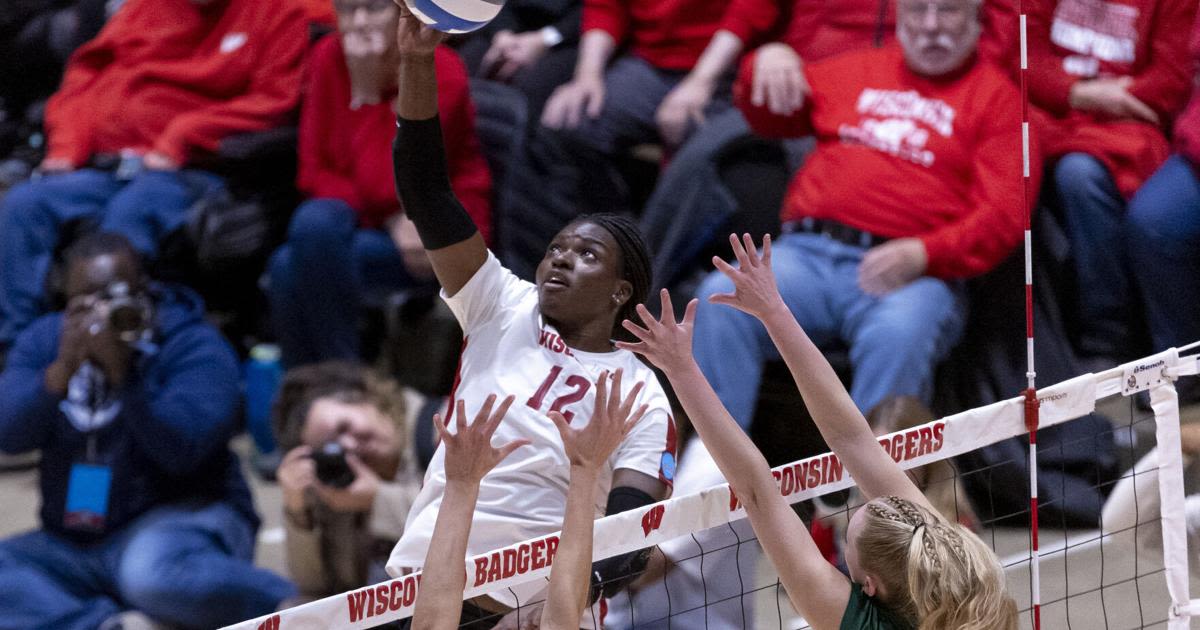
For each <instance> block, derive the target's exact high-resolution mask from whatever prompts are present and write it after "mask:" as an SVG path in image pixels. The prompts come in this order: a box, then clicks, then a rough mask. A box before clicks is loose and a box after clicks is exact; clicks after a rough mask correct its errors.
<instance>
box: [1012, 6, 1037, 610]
mask: <svg viewBox="0 0 1200 630" xmlns="http://www.w3.org/2000/svg"><path fill="white" fill-rule="evenodd" d="M1017 13H1018V15H1019V16H1020V31H1021V32H1020V42H1021V69H1020V77H1021V81H1020V83H1021V169H1022V170H1021V204H1022V211H1023V212H1024V213H1025V364H1026V368H1025V378H1026V387H1025V392H1024V397H1025V428H1026V429H1027V430H1028V431H1029V537H1030V545H1029V555H1030V557H1029V573H1030V576H1029V582H1030V591H1031V592H1030V597H1031V599H1032V603H1033V607H1032V609H1033V628H1034V630H1041V628H1042V593H1041V549H1040V547H1039V545H1038V484H1037V467H1038V463H1037V430H1038V423H1039V422H1038V406H1039V403H1038V397H1037V370H1036V369H1035V364H1034V358H1033V216H1032V214H1033V213H1032V211H1031V209H1030V204H1029V195H1030V190H1029V188H1030V181H1029V177H1030V172H1029V87H1028V85H1027V84H1026V74H1027V73H1028V71H1029V49H1028V37H1027V30H1026V29H1027V21H1026V18H1025V0H1017Z"/></svg>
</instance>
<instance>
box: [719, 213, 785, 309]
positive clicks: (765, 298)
mask: <svg viewBox="0 0 1200 630" xmlns="http://www.w3.org/2000/svg"><path fill="white" fill-rule="evenodd" d="M729 244H730V245H732V246H733V255H734V256H735V257H736V258H737V261H738V266H737V267H734V266H733V265H731V264H729V263H727V262H725V261H724V260H722V259H721V258H719V257H717V256H713V264H714V265H716V266H717V269H718V270H720V272H721V273H723V274H725V275H726V276H727V277H728V278H729V279H730V280H732V281H733V293H718V294H716V295H713V296H710V297H709V298H708V301H709V302H710V303H712V304H724V305H726V306H732V307H733V308H736V309H737V310H739V311H742V312H743V313H746V314H748V315H753V316H754V317H757V318H758V319H764V318H766V317H767V315H768V314H770V313H771V312H773V311H775V310H778V309H781V308H783V309H786V308H787V306H785V305H784V303H783V297H782V296H780V295H779V287H778V286H776V284H775V273H774V272H773V271H772V270H771V235H770V234H767V235H766V236H764V237H763V251H762V255H761V256H760V255H759V254H758V248H757V247H755V245H754V238H752V237H751V236H750V235H749V234H743V235H742V238H741V239H738V237H737V234H730V235H729Z"/></svg>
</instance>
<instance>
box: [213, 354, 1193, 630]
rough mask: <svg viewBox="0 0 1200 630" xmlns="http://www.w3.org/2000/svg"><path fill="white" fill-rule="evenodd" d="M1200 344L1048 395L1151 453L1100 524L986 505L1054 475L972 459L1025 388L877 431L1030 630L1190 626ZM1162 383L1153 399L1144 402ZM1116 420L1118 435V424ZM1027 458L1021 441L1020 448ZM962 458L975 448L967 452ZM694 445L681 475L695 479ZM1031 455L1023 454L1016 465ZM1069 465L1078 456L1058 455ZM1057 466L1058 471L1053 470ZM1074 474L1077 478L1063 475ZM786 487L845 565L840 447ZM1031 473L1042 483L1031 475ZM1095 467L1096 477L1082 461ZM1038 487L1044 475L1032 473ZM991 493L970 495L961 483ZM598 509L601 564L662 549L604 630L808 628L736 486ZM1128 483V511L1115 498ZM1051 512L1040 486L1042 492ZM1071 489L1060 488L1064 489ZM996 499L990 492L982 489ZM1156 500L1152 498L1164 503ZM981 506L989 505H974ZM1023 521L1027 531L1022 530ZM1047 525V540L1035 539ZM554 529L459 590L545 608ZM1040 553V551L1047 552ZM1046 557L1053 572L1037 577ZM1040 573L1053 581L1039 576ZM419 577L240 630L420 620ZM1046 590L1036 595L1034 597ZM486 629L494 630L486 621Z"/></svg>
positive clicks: (595, 616)
mask: <svg viewBox="0 0 1200 630" xmlns="http://www.w3.org/2000/svg"><path fill="white" fill-rule="evenodd" d="M1198 371H1200V369H1198V365H1197V356H1194V355H1193V356H1188V357H1182V358H1181V357H1180V356H1179V353H1178V351H1176V350H1174V349H1172V350H1168V351H1166V352H1163V353H1160V354H1156V355H1153V356H1150V357H1146V358H1144V359H1141V360H1138V361H1134V362H1130V363H1127V364H1125V365H1122V366H1119V367H1116V368H1113V369H1111V370H1107V371H1104V372H1101V373H1097V374H1087V375H1083V376H1080V377H1077V378H1074V379H1071V380H1068V381H1065V382H1063V383H1059V384H1057V385H1054V386H1051V387H1046V388H1042V389H1040V390H1038V400H1039V401H1040V404H1041V408H1040V409H1041V411H1040V425H1039V429H1047V428H1049V427H1053V426H1056V425H1062V424H1064V423H1067V422H1069V421H1072V420H1077V419H1080V418H1084V417H1085V416H1089V415H1090V414H1092V413H1094V412H1096V411H1097V404H1098V402H1099V403H1100V404H1101V406H1102V407H1103V410H1104V411H1105V412H1106V413H1107V415H1108V416H1109V417H1110V418H1111V419H1112V422H1111V424H1110V425H1106V426H1111V428H1109V429H1105V431H1104V432H1101V433H1102V434H1095V433H1093V434H1090V435H1088V436H1086V437H1085V438H1080V439H1082V440H1084V441H1085V442H1087V441H1090V442H1093V443H1096V444H1100V443H1105V442H1109V441H1111V443H1115V444H1116V445H1117V448H1118V449H1120V450H1122V451H1123V452H1124V453H1125V455H1126V457H1125V458H1124V459H1126V460H1128V461H1137V457H1136V456H1135V455H1136V454H1137V453H1138V452H1144V451H1145V450H1147V448H1146V447H1147V446H1149V445H1148V444H1147V443H1146V441H1147V440H1150V441H1152V442H1153V443H1154V448H1155V449H1156V453H1157V457H1146V458H1143V460H1142V461H1139V462H1138V463H1137V465H1136V466H1132V467H1131V468H1129V469H1127V470H1123V471H1121V472H1120V473H1119V474H1118V475H1117V476H1115V477H1109V478H1102V477H1099V476H1098V477H1097V478H1095V479H1092V480H1090V481H1089V482H1088V483H1091V484H1092V488H1094V489H1099V490H1102V491H1101V492H1099V493H1097V496H1105V495H1108V494H1109V490H1111V489H1112V488H1114V487H1115V488H1116V490H1115V491H1114V492H1113V493H1112V494H1113V497H1112V500H1110V502H1109V503H1110V505H1108V506H1106V509H1105V510H1104V512H1103V516H1102V518H1101V519H1100V521H1101V522H1100V523H1098V524H1097V525H1098V526H1097V527H1091V528H1085V529H1068V528H1065V527H1061V526H1060V525H1068V523H1066V522H1065V521H1064V522H1062V523H1056V522H1055V518H1054V517H1053V516H1052V515H1053V514H1054V511H1053V510H1049V511H1048V512H1046V513H1044V514H1048V515H1044V516H1043V518H1042V521H1041V525H1040V530H1041V531H1040V533H1039V532H1038V531H1036V529H1031V528H1030V527H1029V526H1028V525H1027V524H1024V523H1025V522H1026V521H1028V512H1029V508H1028V507H1026V508H1025V509H1024V510H1019V509H1018V510H1005V509H1003V508H1001V509H996V506H994V505H981V501H980V497H981V496H982V497H984V499H987V498H988V497H990V496H991V495H990V494H989V493H991V492H992V491H993V490H992V489H997V490H998V489H1003V490H1006V491H1009V492H1014V491H1019V492H1021V493H1023V494H1024V495H1025V496H1030V494H1031V493H1030V492H1029V490H1030V488H1031V487H1037V486H1038V484H1039V483H1040V484H1041V485H1040V487H1041V488H1042V489H1043V490H1045V488H1046V486H1045V484H1047V483H1052V482H1053V481H1052V480H1051V478H1050V477H1049V476H1046V477H1043V478H1042V479H1041V480H1036V477H1033V476H1032V475H1031V474H1030V473H1029V472H1027V471H1025V472H1018V473H1014V470H1024V469H1023V468H1020V467H1014V466H1012V465H1006V464H1012V463H1013V462H1003V461H1001V462H997V461H991V462H989V463H987V464H985V465H975V466H969V465H965V464H964V462H969V461H974V460H972V458H970V454H971V453H975V452H979V449H983V448H985V447H989V446H992V445H996V444H1000V443H1003V442H1005V441H1006V440H1012V438H1019V437H1021V436H1024V435H1026V426H1025V416H1024V404H1025V403H1024V400H1023V399H1022V398H1020V397H1014V398H1011V399H1008V400H1004V401H1001V402H997V403H994V404H991V405H987V406H984V407H979V408H976V409H971V410H968V411H966V412H963V413H959V414H956V415H953V416H949V417H946V418H942V419H938V420H935V421H932V422H929V423H926V424H922V425H919V426H916V427H912V428H908V429H905V430H901V431H897V432H895V433H891V434H888V435H884V436H881V437H880V438H879V443H880V445H881V447H882V448H884V449H885V450H886V451H887V452H888V453H889V454H890V455H891V456H892V458H893V459H894V460H895V461H896V462H897V463H899V464H900V466H901V467H902V468H904V469H906V470H909V471H910V472H911V471H914V470H919V471H922V472H923V474H924V475H925V477H924V479H923V481H922V483H921V484H919V485H922V486H923V488H924V490H925V492H926V493H927V494H929V495H931V499H932V497H933V495H936V496H937V497H938V500H935V501H933V502H934V503H935V505H937V506H938V508H939V509H940V510H941V511H942V512H943V514H944V515H945V516H947V518H950V519H952V520H956V521H958V522H961V523H964V524H966V525H969V526H972V527H973V528H974V529H976V530H977V531H978V532H979V534H980V536H981V537H982V538H983V540H984V541H986V542H988V543H989V544H990V545H991V546H992V548H993V550H994V551H995V552H996V554H997V556H998V557H999V558H1000V559H1001V562H1002V563H1003V564H1004V566H1005V569H1006V571H1007V575H1008V581H1009V584H1008V585H1009V590H1010V592H1011V593H1012V595H1013V596H1014V597H1015V598H1016V599H1017V602H1018V605H1019V606H1020V607H1021V608H1022V609H1023V610H1024V611H1025V613H1023V615H1022V627H1032V625H1033V620H1032V614H1031V612H1030V609H1031V606H1032V602H1033V601H1040V603H1041V618H1042V619H1043V620H1045V627H1048V628H1088V629H1091V628H1101V627H1102V628H1106V629H1107V628H1113V629H1116V628H1143V627H1163V628H1167V629H1168V630H1180V629H1184V628H1189V627H1190V617H1191V616H1192V615H1200V600H1196V601H1193V600H1191V598H1190V594H1189V581H1190V575H1189V570H1188V558H1189V550H1188V548H1187V516H1186V513H1185V511H1186V507H1185V504H1186V501H1185V492H1184V466H1183V457H1182V454H1181V446H1180V417H1179V406H1178V397H1177V395H1176V391H1175V387H1174V381H1175V380H1176V379H1179V378H1194V375H1196V374H1197V372H1198ZM1147 391H1148V392H1149V397H1150V401H1151V408H1152V411H1142V410H1140V409H1139V408H1138V405H1135V404H1134V400H1133V398H1132V397H1133V396H1135V395H1136V394H1138V393H1140V392H1147ZM1105 432H1107V433H1105ZM1087 446H1088V444H1086V443H1085V444H1079V443H1075V444H1072V443H1070V442H1065V441H1060V442H1059V443H1057V444H1046V445H1044V446H1041V448H1042V449H1043V457H1044V459H1045V460H1046V461H1049V462H1053V461H1062V460H1061V458H1058V459H1056V458H1054V457H1048V456H1047V455H1053V449H1067V448H1076V449H1078V448H1080V447H1085V448H1086V447H1087ZM1017 451H1018V452H1021V451H1020V449H1017ZM964 456H966V457H964ZM688 457H689V453H685V455H684V458H683V460H682V462H681V463H682V467H681V469H680V471H679V479H678V480H677V484H681V485H682V483H683V482H685V481H686V479H685V475H686V474H687V468H688V461H687V459H688ZM1021 465H1023V464H1021ZM1062 465H1063V466H1064V467H1065V466H1066V464H1062ZM1043 470H1045V468H1043ZM1063 472H1066V471H1065V470H1064V471H1063ZM773 473H774V475H775V477H776V480H777V482H778V484H779V491H780V494H781V495H782V496H783V497H784V498H785V499H786V500H787V501H788V502H789V503H791V504H793V505H796V506H797V509H798V510H800V511H801V513H802V514H803V515H804V516H806V517H809V518H806V519H805V520H806V522H811V523H813V528H812V532H813V534H814V538H815V539H816V540H817V541H818V544H819V545H822V548H823V550H828V553H827V555H828V557H829V560H830V561H831V562H834V563H835V564H836V563H837V562H839V558H840V556H839V552H838V545H839V539H840V538H841V537H842V536H843V533H844V528H845V524H846V522H847V521H848V519H849V515H850V514H851V513H852V511H853V510H854V509H855V508H856V507H858V505H861V503H862V502H863V499H862V498H861V497H860V496H859V495H857V493H856V492H854V491H853V486H854V481H853V480H852V479H851V478H850V475H849V473H847V471H846V470H845V468H844V467H843V465H842V463H841V462H840V461H839V460H838V458H837V457H836V455H834V454H832V453H825V454H821V455H817V456H814V457H809V458H806V459H802V460H799V461H796V462H792V463H790V464H786V465H784V466H779V467H777V468H774V469H773ZM1031 477H1032V479H1031ZM1083 477H1085V478H1086V477H1087V473H1083ZM1031 481H1032V483H1031ZM968 486H974V487H975V488H985V489H988V490H987V491H986V492H985V493H983V494H981V493H980V492H978V491H975V492H972V493H971V494H972V495H973V497H974V498H975V501H974V502H973V503H974V507H972V501H971V500H970V499H968V497H967V496H966V495H967V493H966V492H965V491H964V488H966V487H968ZM679 489H680V486H679V485H677V492H676V493H677V494H678V495H679V496H676V497H674V498H671V499H668V500H666V501H662V502H660V503H656V504H654V505H651V506H647V507H645V508H641V509H638V510H633V511H630V512H625V513H621V514H616V515H613V516H607V517H604V518H602V519H599V520H597V521H596V524H595V535H594V546H593V558H594V559H595V560H597V561H599V560H603V559H606V558H611V557H614V556H618V555H622V554H626V553H630V552H634V551H637V550H641V549H645V548H654V551H653V552H652V554H651V562H650V564H649V567H648V568H647V569H646V570H645V571H644V574H643V575H639V576H629V577H631V578H633V581H632V583H631V586H630V588H629V589H627V590H626V591H625V592H623V593H621V594H620V595H617V596H616V597H614V598H612V599H610V600H605V601H603V602H602V603H601V604H599V605H597V606H595V607H593V609H592V610H591V612H590V614H588V613H585V619H584V620H583V623H582V624H581V625H582V626H583V627H585V628H588V627H600V626H601V625H603V626H604V627H605V628H629V627H636V628H805V627H807V625H806V624H805V623H804V621H803V619H800V618H799V617H798V615H797V614H796V613H795V611H794V610H793V609H792V608H791V606H790V605H789V604H788V603H787V598H786V594H785V593H784V592H783V589H782V587H781V585H780V583H779V581H778V577H777V576H776V575H775V574H774V573H773V571H772V569H771V565H770V563H769V561H767V560H766V558H765V557H764V556H763V554H762V551H761V548H760V547H759V545H758V542H757V540H756V538H755V537H754V534H753V531H752V530H751V528H750V527H749V524H748V522H747V521H746V520H745V516H746V515H745V511H744V510H743V508H742V506H741V504H740V502H739V501H738V498H737V496H736V494H735V493H733V492H732V491H731V489H730V488H729V487H728V486H727V485H724V484H720V485H714V486H712V487H708V488H705V489H703V490H700V491H698V492H692V493H685V492H679ZM1118 493H1120V494H1121V497H1123V498H1125V499H1128V501H1127V503H1128V505H1124V506H1114V505H1111V504H1112V503H1114V502H1116V500H1117V498H1118V497H1117V495H1118ZM1040 494H1041V496H1042V497H1043V499H1042V500H1041V502H1040V503H1039V505H1040V506H1041V507H1042V509H1043V510H1045V509H1046V507H1047V504H1046V501H1047V500H1048V499H1046V498H1045V497H1050V496H1054V493H1049V492H1042V493H1040ZM1060 496H1061V495H1060ZM984 502H986V501H984ZM1156 508H1157V509H1156ZM979 515H982V517H981V516H979ZM1014 523H1016V524H1017V525H1015V526H1014ZM1039 534H1040V539H1041V540H1040V543H1041V544H1040V546H1034V545H1032V544H1031V542H1032V541H1033V538H1034V537H1035V536H1038V535H1039ZM557 545H558V533H553V534H549V535H546V536H542V537H539V538H535V539H531V540H526V541H522V542H519V543H516V544H513V545H509V546H507V547H504V548H501V549H496V550H494V551H491V552H488V553H484V554H480V555H477V556H474V557H470V558H467V559H466V564H465V567H464V570H465V572H466V576H467V581H466V590H465V591H464V593H463V598H464V599H465V600H466V599H473V598H476V597H479V596H482V595H489V594H491V595H493V596H495V597H496V598H497V599H499V600H501V601H507V602H510V603H512V604H515V606H516V610H517V614H536V611H537V609H538V607H539V604H540V603H541V602H540V600H541V598H542V597H544V586H545V584H546V582H547V580H548V578H549V574H550V569H551V567H552V565H553V558H554V552H555V550H556V548H557ZM1031 549H1039V550H1038V551H1037V552H1036V553H1035V552H1033V551H1031ZM1035 563H1036V564H1038V566H1040V576H1039V572H1038V571H1034V570H1033V567H1034V566H1035ZM1039 578H1040V579H1039ZM419 588H420V574H419V573H414V574H411V575H407V576H402V577H399V578H396V579H393V580H390V581H387V582H383V583H380V584H376V585H372V586H368V587H364V588H360V589H356V590H353V591H349V592H346V593H342V594H340V595H336V596H332V597H327V598H324V599H320V600H317V601H314V602H311V603H308V604H304V605H301V606H297V607H295V608H291V609H288V610H285V611H281V612H279V613H276V614H274V615H270V616H265V617H261V618H257V619H253V620H249V621H245V622H242V623H240V624H236V625H233V626H229V628H232V629H235V630H280V629H282V630H300V629H307V628H334V629H339V630H340V629H347V630H349V629H357V628H375V627H377V626H380V625H383V624H385V623H388V622H393V621H396V620H400V619H405V618H407V617H410V616H411V614H412V610H413V605H414V603H415V601H416V597H417V593H418V591H419ZM1034 593H1040V599H1035V597H1034ZM488 627H490V626H488Z"/></svg>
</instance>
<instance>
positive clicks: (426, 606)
mask: <svg viewBox="0 0 1200 630" xmlns="http://www.w3.org/2000/svg"><path fill="white" fill-rule="evenodd" d="M513 398H514V397H513V396H509V397H508V398H505V399H504V401H503V402H501V403H500V406H499V408H496V409H495V411H494V412H493V411H492V409H493V407H494V405H495V403H496V396H495V394H493V395H491V396H488V398H487V401H486V402H484V403H483V407H482V408H481V409H480V410H479V413H478V414H476V415H475V420H474V422H472V423H471V424H470V425H467V423H466V417H467V410H466V405H465V404H463V401H462V400H459V401H457V404H458V408H457V410H456V415H455V419H456V420H455V422H456V425H455V432H454V433H450V432H449V431H448V430H447V429H446V428H445V427H444V426H443V424H442V418H441V416H440V415H434V417H433V423H434V428H435V429H436V430H437V432H438V435H439V436H440V437H441V439H442V443H443V444H445V448H446V493H445V495H444V496H443V497H442V505H441V508H440V509H439V510H438V516H437V522H436V524H434V528H433V538H432V539H431V540H430V541H429V551H428V552H427V553H426V556H425V567H424V569H423V570H422V575H421V591H420V593H419V594H418V595H417V604H416V608H415V609H414V610H413V622H412V628H413V630H453V629H454V628H457V627H458V624H459V618H460V617H461V615H462V594H463V589H464V588H465V586H466V579H467V576H466V573H465V572H464V570H463V567H464V563H465V562H466V556H467V539H468V537H469V536H470V534H471V519H472V516H473V515H474V513H475V502H476V500H477V499H478V498H479V481H480V480H481V479H483V477H484V475H486V474H488V472H489V471H491V470H492V468H495V467H496V464H499V463H500V462H501V461H503V460H504V458H505V457H508V455H509V453H512V452H513V451H514V450H516V449H518V448H520V447H522V446H524V445H526V444H528V443H529V440H525V439H520V440H513V441H512V442H509V443H508V444H505V445H503V446H500V447H495V446H492V435H493V434H494V433H495V432H496V427H498V426H500V421H501V420H503V419H504V414H506V413H508V408H509V406H510V405H512V402H513Z"/></svg>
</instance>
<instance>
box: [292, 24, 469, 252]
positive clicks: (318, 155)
mask: <svg viewBox="0 0 1200 630" xmlns="http://www.w3.org/2000/svg"><path fill="white" fill-rule="evenodd" d="M434 61H435V64H436V70H437V76H438V115H439V117H440V119H441V123H442V134H443V136H444V138H445V143H446V166H447V169H448V170H449V172H450V183H451V186H452V187H453V189H454V194H455V195H456V196H457V197H458V199H459V200H460V201H461V202H462V204H463V207H465V208H466V209H467V213H468V214H470V215H471V218H472V219H474V220H475V225H477V226H478V227H479V232H480V233H481V234H482V235H483V237H484V239H489V238H490V237H491V193H492V178H491V173H490V172H489V171H488V167H487V162H486V161H485V160H484V158H483V154H482V153H481V152H480V148H479V139H478V138H477V137H476V135H475V107H474V104H472V102H471V94H470V91H469V90H468V83H467V68H466V65H464V64H463V62H462V60H461V59H459V58H458V55H456V54H455V53H454V51H452V50H450V49H449V48H446V47H445V46H439V47H438V49H437V52H436V53H435V56H434ZM395 97H396V91H395V89H394V88H393V89H392V90H391V92H390V93H389V94H386V95H385V98H384V99H383V101H382V102H380V103H378V104H376V105H363V106H362V107H359V108H358V109H357V110H352V109H350V71H349V69H347V68H346V58H345V56H344V55H343V53H342V42H341V37H340V36H339V35H338V34H337V33H330V34H329V35H327V36H325V37H324V38H323V39H321V41H319V42H317V44H316V46H314V47H313V51H312V58H311V60H310V62H309V70H308V77H307V80H306V82H305V97H304V107H303V108H302V109H301V112H300V170H299V175H298V178H297V187H298V188H300V190H301V192H303V193H304V194H305V195H307V196H309V197H330V198H334V199H341V200H342V201H345V202H346V203H348V204H350V206H351V207H353V208H354V209H355V210H356V211H358V216H359V224H360V225H362V226H363V227H368V228H375V227H380V226H382V225H383V223H384V221H385V220H386V219H387V218H388V217H390V216H392V215H393V214H396V213H397V212H399V211H400V202H399V201H398V200H397V198H396V184H395V181H394V176H393V174H392V139H393V138H395V137H396V115H395V114H394V113H393V112H392V100H393V99H395Z"/></svg>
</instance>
